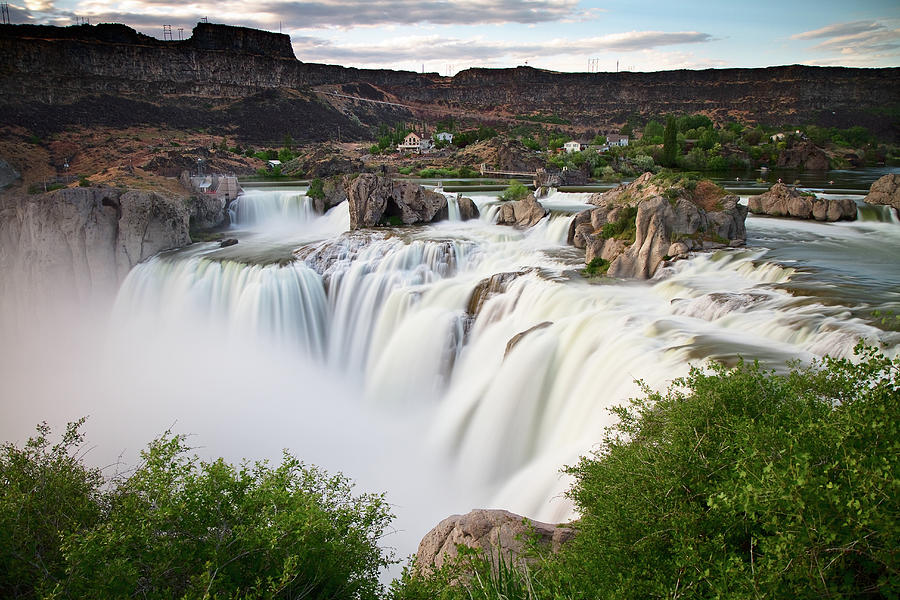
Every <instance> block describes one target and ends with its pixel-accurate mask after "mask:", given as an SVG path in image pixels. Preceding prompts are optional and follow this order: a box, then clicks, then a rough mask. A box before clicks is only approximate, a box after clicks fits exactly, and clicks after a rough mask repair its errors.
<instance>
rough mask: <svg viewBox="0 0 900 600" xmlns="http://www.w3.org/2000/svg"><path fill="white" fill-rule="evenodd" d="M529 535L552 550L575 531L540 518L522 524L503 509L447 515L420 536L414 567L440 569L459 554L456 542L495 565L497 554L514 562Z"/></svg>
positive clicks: (523, 548) (522, 552)
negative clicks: (423, 535) (535, 537)
mask: <svg viewBox="0 0 900 600" xmlns="http://www.w3.org/2000/svg"><path fill="white" fill-rule="evenodd" d="M532 535H537V538H538V540H539V541H540V542H541V543H543V544H544V545H546V546H547V547H548V548H549V549H550V550H551V551H553V552H555V551H558V550H559V548H560V546H561V545H562V544H564V543H565V542H567V541H569V540H570V539H572V538H573V537H574V536H575V530H574V529H572V528H571V527H564V526H560V525H551V524H549V523H541V522H540V521H530V520H529V521H528V522H527V523H526V522H525V519H524V518H523V517H521V516H519V515H516V514H513V513H511V512H509V511H505V510H473V511H471V512H470V513H468V514H466V515H453V516H451V517H447V518H446V519H444V520H443V521H441V522H440V523H438V525H437V526H436V527H435V528H434V529H432V530H431V531H429V532H428V533H427V534H426V535H425V537H424V538H422V541H421V542H420V543H419V551H418V552H417V553H416V569H418V571H419V573H422V574H427V573H430V572H431V571H433V570H434V569H440V568H441V566H443V565H444V564H445V563H446V562H447V561H448V560H451V559H453V557H455V556H457V555H458V554H459V552H458V550H457V546H459V545H463V546H468V547H470V548H474V549H475V550H480V551H482V552H484V553H486V554H487V555H488V556H490V557H491V558H492V560H493V561H494V564H495V565H496V563H497V559H498V557H499V556H501V555H502V556H503V559H504V561H506V562H507V563H511V562H517V559H518V558H520V557H521V556H522V555H523V554H524V550H525V549H526V543H527V542H526V540H527V539H529V538H530V537H531V536H532Z"/></svg>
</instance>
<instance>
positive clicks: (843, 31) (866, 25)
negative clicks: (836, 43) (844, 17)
mask: <svg viewBox="0 0 900 600" xmlns="http://www.w3.org/2000/svg"><path fill="white" fill-rule="evenodd" d="M879 29H884V25H879V24H878V23H876V22H875V21H853V22H852V23H835V24H834V25H828V26H827V27H822V28H821V29H814V30H813V31H804V32H803V33H796V34H794V35H792V36H791V39H792V40H815V39H820V38H831V37H839V36H845V35H856V34H859V33H864V32H867V31H877V30H879Z"/></svg>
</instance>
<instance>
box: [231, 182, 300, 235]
mask: <svg viewBox="0 0 900 600" xmlns="http://www.w3.org/2000/svg"><path fill="white" fill-rule="evenodd" d="M231 210H232V223H233V224H234V225H238V226H245V227H246V226H258V225H268V226H269V227H272V226H278V225H281V226H284V225H285V224H290V223H297V222H307V221H309V220H310V219H312V217H313V215H314V213H313V209H312V201H311V200H310V199H309V198H308V197H307V196H306V192H305V191H298V190H275V191H272V190H263V189H251V190H247V191H245V192H244V193H243V194H241V195H240V196H238V198H237V200H235V202H234V206H233V207H232V208H231Z"/></svg>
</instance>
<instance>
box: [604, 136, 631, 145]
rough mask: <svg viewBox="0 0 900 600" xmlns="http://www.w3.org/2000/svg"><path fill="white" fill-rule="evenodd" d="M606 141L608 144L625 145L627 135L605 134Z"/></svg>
mask: <svg viewBox="0 0 900 600" xmlns="http://www.w3.org/2000/svg"><path fill="white" fill-rule="evenodd" d="M606 143H607V144H609V145H610V146H627V145H628V136H627V135H619V134H618V133H610V134H609V135H607V136H606Z"/></svg>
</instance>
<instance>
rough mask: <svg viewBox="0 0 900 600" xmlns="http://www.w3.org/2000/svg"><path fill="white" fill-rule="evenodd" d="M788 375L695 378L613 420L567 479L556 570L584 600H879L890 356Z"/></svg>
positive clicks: (717, 371)
mask: <svg viewBox="0 0 900 600" xmlns="http://www.w3.org/2000/svg"><path fill="white" fill-rule="evenodd" d="M859 353H860V355H861V362H860V363H859V364H857V365H854V364H853V363H852V362H851V361H849V360H836V359H830V358H826V359H825V360H824V361H823V362H822V363H821V364H820V365H816V366H815V367H813V368H801V367H795V368H793V369H792V370H791V371H790V372H789V373H787V374H786V375H776V374H775V373H773V372H766V371H763V370H762V369H760V368H759V367H758V366H757V365H751V364H746V363H740V364H739V365H738V366H737V367H736V368H734V369H727V368H725V367H722V366H714V367H712V368H711V371H709V372H704V371H701V370H699V369H693V370H692V371H691V373H690V375H689V376H688V377H686V378H685V379H682V380H679V381H676V382H675V384H673V386H672V387H671V388H670V389H669V390H668V392H666V393H664V394H661V393H653V392H650V391H647V390H645V393H646V396H645V397H644V398H643V399H638V400H633V401H632V402H631V403H630V404H629V405H628V406H624V407H620V408H619V409H617V410H616V411H615V412H616V414H617V416H618V417H619V419H620V421H619V424H618V425H617V426H615V427H614V428H613V429H612V430H610V432H609V434H608V436H607V438H606V439H605V441H604V444H603V447H602V448H601V449H600V450H598V451H597V452H596V453H595V454H594V455H593V456H591V457H589V458H585V459H582V461H581V462H580V463H579V464H578V465H576V466H574V467H572V468H570V469H568V472H569V473H570V474H572V475H574V476H575V477H576V484H575V486H574V487H573V489H572V492H571V497H572V499H573V500H574V501H575V502H576V504H577V505H578V507H579V510H580V512H581V514H582V519H581V521H580V533H579V535H578V536H577V537H576V539H575V540H574V541H573V543H572V544H571V545H570V546H569V547H568V548H567V549H566V552H565V556H564V557H563V559H562V561H561V565H560V566H561V567H562V568H564V569H571V571H570V572H571V573H572V574H573V576H574V581H575V583H576V586H577V585H579V584H581V583H583V585H584V589H586V590H591V591H589V592H587V594H586V595H593V596H594V597H611V596H613V595H614V596H616V597H619V598H650V597H653V598H656V597H662V596H668V595H670V594H672V593H674V591H675V590H676V589H681V590H684V591H685V593H687V594H688V595H689V596H691V597H695V598H711V597H771V598H775V597H791V598H810V599H812V598H821V597H850V596H853V597H859V596H867V595H871V596H872V597H877V596H881V597H892V596H895V595H896V594H897V592H898V590H900V580H898V578H897V571H896V565H897V554H896V553H897V543H896V542H897V539H898V535H900V523H898V520H897V518H896V516H897V515H898V514H900V513H898V509H900V504H898V498H900V494H898V491H900V490H898V487H900V484H898V479H897V477H896V474H897V472H898V469H900V458H898V457H900V453H898V452H896V449H897V448H898V444H900V435H898V434H900V403H898V402H897V398H898V391H900V378H898V372H900V360H898V359H895V360H894V361H893V362H892V361H891V360H890V359H887V358H885V357H884V356H882V355H879V354H877V353H876V352H875V351H874V350H873V349H859Z"/></svg>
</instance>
